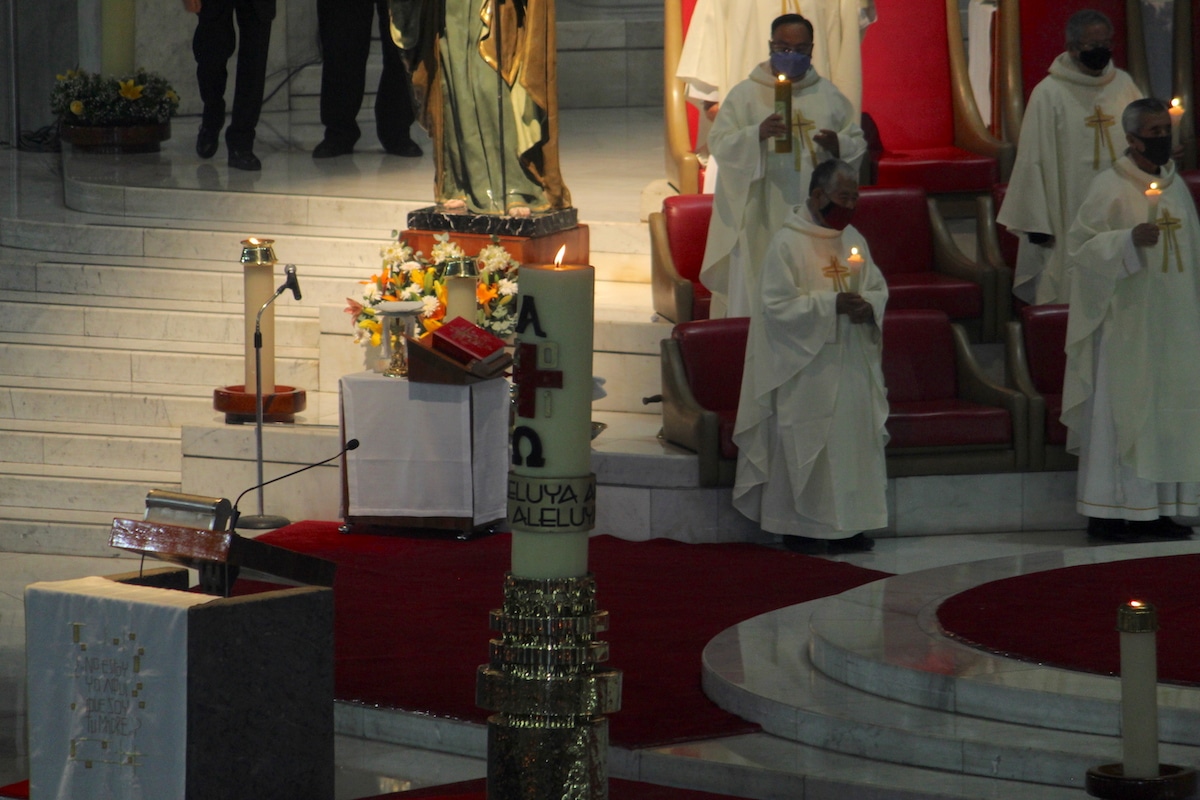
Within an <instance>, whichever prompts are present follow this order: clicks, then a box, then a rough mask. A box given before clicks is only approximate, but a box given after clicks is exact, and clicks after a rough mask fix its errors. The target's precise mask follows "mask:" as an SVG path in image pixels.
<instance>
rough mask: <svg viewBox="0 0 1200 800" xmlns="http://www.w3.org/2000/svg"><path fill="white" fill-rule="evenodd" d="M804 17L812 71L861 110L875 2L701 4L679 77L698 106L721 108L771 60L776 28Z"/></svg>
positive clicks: (716, 0)
mask: <svg viewBox="0 0 1200 800" xmlns="http://www.w3.org/2000/svg"><path fill="white" fill-rule="evenodd" d="M783 14H800V15H801V16H803V17H804V18H805V19H807V20H808V21H809V22H811V23H812V25H813V62H812V65H813V68H814V69H816V71H817V73H818V74H821V75H825V76H827V77H828V78H829V79H830V80H831V81H833V84H834V85H835V86H837V87H838V89H840V90H841V92H842V94H844V95H846V97H847V98H849V100H850V103H851V105H852V106H853V107H854V109H855V113H856V114H857V113H858V111H859V109H860V106H861V105H862V56H861V50H860V44H861V42H862V33H863V31H864V30H865V29H866V27H867V26H868V25H869V24H871V23H872V22H874V21H875V0H697V3H696V8H695V11H693V12H692V21H691V23H690V24H689V25H688V30H687V35H686V36H685V37H684V40H683V50H682V51H681V52H680V54H679V64H678V66H677V67H676V69H675V76H676V77H677V78H679V79H680V80H682V81H683V82H684V83H686V84H687V85H688V98H689V99H690V100H692V101H693V102H695V103H696V104H697V105H701V106H702V105H703V103H704V102H706V101H707V102H716V103H720V102H723V101H724V100H725V96H726V95H727V94H729V91H730V90H731V89H732V88H733V87H734V86H736V85H737V84H738V83H739V82H741V80H742V79H743V78H745V77H746V75H747V74H748V73H749V72H750V70H752V69H754V68H755V66H757V65H758V63H759V62H760V61H762V60H763V59H764V58H766V56H767V51H768V42H770V39H771V23H772V22H773V21H774V20H775V18H776V17H778V16H781V15H783Z"/></svg>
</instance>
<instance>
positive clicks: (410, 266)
mask: <svg viewBox="0 0 1200 800" xmlns="http://www.w3.org/2000/svg"><path fill="white" fill-rule="evenodd" d="M420 268H421V262H420V261H413V260H412V259H411V258H410V259H409V260H408V261H405V262H404V263H403V264H401V265H400V269H402V270H404V271H405V272H411V271H412V270H414V269H420Z"/></svg>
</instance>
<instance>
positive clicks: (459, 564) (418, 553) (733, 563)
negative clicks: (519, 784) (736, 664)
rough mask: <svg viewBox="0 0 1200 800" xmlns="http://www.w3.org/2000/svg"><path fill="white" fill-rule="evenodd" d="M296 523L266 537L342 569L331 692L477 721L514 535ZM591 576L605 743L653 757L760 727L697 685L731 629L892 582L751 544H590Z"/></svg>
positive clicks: (600, 539) (600, 540) (607, 540)
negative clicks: (654, 750) (615, 707)
mask: <svg viewBox="0 0 1200 800" xmlns="http://www.w3.org/2000/svg"><path fill="white" fill-rule="evenodd" d="M337 528H338V524H337V523H335V522H300V523H296V524H294V525H290V526H288V527H286V528H281V529H280V530H278V531H273V532H270V533H267V534H264V535H263V536H261V537H259V538H260V540H261V541H264V542H269V543H271V544H275V545H279V546H281V547H287V548H290V549H292V550H297V551H299V552H304V553H310V554H312V555H317V556H321V557H323V558H328V559H331V560H333V561H336V562H337V564H338V572H337V580H336V583H335V586H334V606H335V614H336V623H335V624H336V631H335V638H336V694H337V697H338V698H339V699H341V700H354V701H360V702H363V703H367V704H371V705H380V706H383V707H386V708H397V709H405V710H409V711H420V712H425V713H430V714H434V715H436V716H445V717H453V718H457V719H464V720H469V721H472V722H478V723H483V722H486V720H487V712H486V711H485V710H483V709H481V708H479V707H477V706H476V705H475V670H476V668H477V667H478V666H479V665H481V664H484V663H486V661H487V655H488V640H489V638H490V637H491V632H490V631H489V630H488V611H489V610H490V609H492V608H497V607H499V606H500V604H501V602H502V600H503V597H502V588H503V577H504V573H505V571H506V570H507V569H508V566H509V549H510V537H509V536H507V535H497V536H492V537H487V538H483V539H476V540H474V541H469V542H462V541H457V540H455V539H450V538H436V539H433V538H407V537H400V536H364V535H346V534H339V533H338V530H337ZM589 567H590V569H591V570H592V572H593V573H594V574H595V576H596V581H597V587H598V590H597V597H598V601H599V605H600V608H602V609H605V610H607V611H608V612H609V615H610V621H611V627H610V630H609V631H608V632H607V633H606V634H604V636H605V638H606V639H607V640H608V641H609V642H610V644H611V647H612V657H611V661H610V664H611V666H613V667H615V668H617V669H620V670H621V671H622V672H623V673H624V688H623V707H622V709H621V711H620V712H618V713H617V714H615V715H613V716H612V717H611V718H610V727H609V738H610V740H611V741H612V742H613V744H616V745H619V746H622V747H651V746H656V745H662V744H667V743H671V742H679V741H688V740H694V739H707V738H712V737H716V736H727V735H731V734H734V733H740V732H746V731H752V730H756V729H757V726H755V725H753V724H751V723H749V722H746V721H745V720H742V719H740V718H738V717H735V716H733V715H732V714H729V713H727V712H725V711H722V710H721V709H720V708H718V707H717V706H716V705H715V704H714V703H712V702H711V701H710V700H708V698H707V697H705V696H704V693H703V692H702V690H701V688H700V654H701V651H702V650H703V649H704V646H705V645H706V644H707V643H708V641H709V640H710V639H711V638H712V637H713V636H715V635H716V634H718V633H720V632H721V631H722V630H724V629H725V628H728V627H729V626H731V625H733V624H735V623H737V622H741V621H743V620H746V619H749V618H750V617H754V616H757V615H759V614H762V613H765V612H767V611H771V610H774V609H777V608H782V607H785V606H789V605H794V604H796V603H801V602H804V601H806V600H812V599H815V598H818V597H823V596H826V595H831V594H837V593H840V592H843V591H845V590H847V589H850V588H853V587H855V586H858V585H860V584H863V583H867V582H869V581H873V580H877V579H879V578H882V577H886V573H882V572H877V571H874V570H867V569H861V568H859V567H855V566H852V565H849V564H843V563H838V562H833V561H826V560H824V559H819V558H812V557H808V556H801V555H797V554H794V553H788V552H784V551H781V550H774V549H771V548H767V547H762V546H759V545H750V544H684V543H682V542H677V541H672V540H668V539H654V540H651V541H648V542H629V541H625V540H622V539H617V538H615V537H612V536H597V537H593V538H592V540H591V549H590V556H589Z"/></svg>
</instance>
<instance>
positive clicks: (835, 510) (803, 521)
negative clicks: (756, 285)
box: [733, 161, 888, 553]
mask: <svg viewBox="0 0 1200 800" xmlns="http://www.w3.org/2000/svg"><path fill="white" fill-rule="evenodd" d="M857 174H858V173H857V171H856V170H855V169H854V168H852V167H850V166H849V165H847V164H846V163H845V162H842V161H827V162H824V163H823V164H822V165H821V166H820V167H818V168H817V170H816V173H815V174H814V177H813V186H812V191H811V192H810V194H809V197H808V200H807V201H806V202H805V203H802V204H801V205H799V206H797V207H796V208H795V209H794V210H793V212H792V214H791V216H789V217H788V219H787V222H786V223H785V224H784V226H783V228H782V229H781V230H780V231H779V232H778V233H777V234H776V235H775V238H774V239H773V240H772V242H771V245H770V249H769V250H768V252H767V256H766V259H765V260H764V262H763V270H762V283H761V289H760V291H759V293H758V295H756V297H755V300H754V309H753V312H752V313H751V315H750V334H749V339H748V341H747V343H746V365H745V370H744V372H743V374H742V391H741V396H740V399H739V401H738V416H737V422H736V424H735V427H734V433H733V441H734V443H735V444H736V445H737V447H738V460H737V478H736V481H735V483H734V488H733V505H734V507H735V508H737V510H738V511H740V512H741V513H742V514H744V515H745V516H747V517H749V518H750V519H752V520H754V521H755V522H757V523H758V524H759V526H760V527H761V528H762V529H763V530H765V531H770V532H772V533H778V534H782V535H783V536H784V537H785V538H784V542H785V544H786V545H787V546H788V547H789V549H792V550H796V551H799V552H806V553H826V552H851V551H863V550H870V549H871V547H872V545H873V542H872V540H871V539H870V538H869V537H867V536H865V535H864V534H863V531H866V530H873V529H877V528H883V527H885V526H886V525H887V500H886V493H887V469H886V465H885V461H884V454H883V448H884V445H885V444H886V443H887V431H886V429H885V428H884V424H885V423H886V422H887V415H888V404H887V390H886V389H885V388H884V383H883V369H882V366H881V361H880V358H881V354H882V340H881V331H880V326H881V325H882V322H883V309H884V305H885V304H886V303H887V297H888V289H887V283H886V282H885V281H884V279H883V275H882V274H881V273H880V271H879V269H878V267H876V265H875V263H874V262H873V261H872V260H871V254H870V251H869V250H868V249H867V242H866V240H865V239H864V238H863V237H862V235H861V234H860V233H859V232H858V231H856V230H855V229H854V228H852V227H847V224H848V222H849V220H850V217H851V215H852V214H853V209H854V206H855V204H856V203H857V199H858V182H857ZM851 248H857V254H856V255H854V254H853V251H852V249H851Z"/></svg>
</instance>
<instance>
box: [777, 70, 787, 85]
mask: <svg viewBox="0 0 1200 800" xmlns="http://www.w3.org/2000/svg"><path fill="white" fill-rule="evenodd" d="M776 80H778V81H779V82H780V83H783V82H784V81H786V80H787V75H784V74H783V73H782V72H781V73H779V75H778V76H776Z"/></svg>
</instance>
